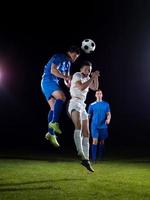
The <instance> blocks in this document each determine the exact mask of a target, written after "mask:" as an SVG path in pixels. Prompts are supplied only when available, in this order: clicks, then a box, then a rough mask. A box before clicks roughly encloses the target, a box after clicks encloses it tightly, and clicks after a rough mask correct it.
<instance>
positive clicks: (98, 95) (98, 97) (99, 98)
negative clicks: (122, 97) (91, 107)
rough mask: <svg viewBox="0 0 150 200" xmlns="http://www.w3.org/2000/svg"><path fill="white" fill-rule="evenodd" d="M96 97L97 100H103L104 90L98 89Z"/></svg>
mask: <svg viewBox="0 0 150 200" xmlns="http://www.w3.org/2000/svg"><path fill="white" fill-rule="evenodd" d="M95 97H96V99H97V100H102V98H103V92H102V90H100V89H98V90H97V91H96V92H95Z"/></svg>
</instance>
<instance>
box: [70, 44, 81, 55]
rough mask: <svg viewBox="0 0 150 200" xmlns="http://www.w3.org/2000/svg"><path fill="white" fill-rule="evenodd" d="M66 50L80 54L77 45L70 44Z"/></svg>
mask: <svg viewBox="0 0 150 200" xmlns="http://www.w3.org/2000/svg"><path fill="white" fill-rule="evenodd" d="M67 51H69V52H71V53H73V52H75V53H77V54H80V48H79V47H78V46H75V45H73V46H70V47H69V48H68V49H67Z"/></svg>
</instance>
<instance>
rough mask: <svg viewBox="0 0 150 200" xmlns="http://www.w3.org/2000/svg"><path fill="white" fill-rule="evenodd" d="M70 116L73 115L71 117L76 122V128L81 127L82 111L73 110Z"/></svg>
mask: <svg viewBox="0 0 150 200" xmlns="http://www.w3.org/2000/svg"><path fill="white" fill-rule="evenodd" d="M70 116H71V119H72V121H73V123H74V126H75V128H76V129H81V126H82V124H81V114H80V112H78V111H76V110H72V112H71V115H70Z"/></svg>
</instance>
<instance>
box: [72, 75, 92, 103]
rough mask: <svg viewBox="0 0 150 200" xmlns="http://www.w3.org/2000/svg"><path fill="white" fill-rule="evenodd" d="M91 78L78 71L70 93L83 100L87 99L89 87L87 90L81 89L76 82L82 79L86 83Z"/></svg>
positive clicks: (74, 76) (73, 78)
mask: <svg viewBox="0 0 150 200" xmlns="http://www.w3.org/2000/svg"><path fill="white" fill-rule="evenodd" d="M89 79H90V77H89V76H88V77H83V76H82V74H81V72H76V73H75V74H74V75H73V77H72V80H71V87H70V94H71V97H72V98H74V97H77V98H79V99H80V100H82V101H83V102H84V101H85V100H86V96H87V93H88V91H89V87H87V88H86V89H85V90H80V89H79V88H78V87H77V85H76V82H77V81H81V83H85V82H86V81H88V80H89Z"/></svg>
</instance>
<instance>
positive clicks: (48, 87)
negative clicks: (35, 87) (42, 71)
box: [41, 79, 62, 101]
mask: <svg viewBox="0 0 150 200" xmlns="http://www.w3.org/2000/svg"><path fill="white" fill-rule="evenodd" d="M41 88H42V92H43V94H44V96H45V97H46V99H47V101H48V100H49V99H50V98H51V96H52V94H53V92H55V91H58V90H59V91H62V89H61V87H60V86H59V84H58V83H57V82H56V81H53V80H49V79H46V80H45V79H42V81H41Z"/></svg>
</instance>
